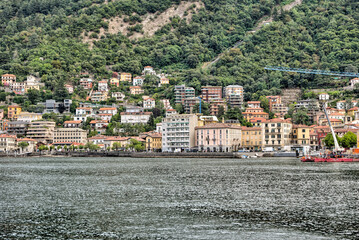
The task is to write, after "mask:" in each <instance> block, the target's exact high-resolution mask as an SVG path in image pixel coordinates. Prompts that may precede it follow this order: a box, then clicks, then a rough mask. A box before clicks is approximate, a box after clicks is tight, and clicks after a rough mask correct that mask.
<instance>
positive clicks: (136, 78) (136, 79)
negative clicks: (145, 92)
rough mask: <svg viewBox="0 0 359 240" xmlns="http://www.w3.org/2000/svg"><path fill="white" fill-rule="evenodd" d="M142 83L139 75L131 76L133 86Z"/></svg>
mask: <svg viewBox="0 0 359 240" xmlns="http://www.w3.org/2000/svg"><path fill="white" fill-rule="evenodd" d="M142 85H143V78H142V77H140V76H137V77H135V78H133V86H142Z"/></svg>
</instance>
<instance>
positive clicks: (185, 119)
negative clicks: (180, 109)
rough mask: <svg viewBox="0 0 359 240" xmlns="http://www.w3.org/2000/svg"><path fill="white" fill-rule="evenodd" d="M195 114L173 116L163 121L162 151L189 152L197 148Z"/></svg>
mask: <svg viewBox="0 0 359 240" xmlns="http://www.w3.org/2000/svg"><path fill="white" fill-rule="evenodd" d="M197 125H198V117H197V116H196V115H195V114H173V115H170V116H166V118H164V119H163V121H162V151H164V152H174V151H175V150H176V151H183V150H189V149H191V148H193V147H194V146H195V127H196V126H197Z"/></svg>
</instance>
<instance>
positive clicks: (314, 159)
mask: <svg viewBox="0 0 359 240" xmlns="http://www.w3.org/2000/svg"><path fill="white" fill-rule="evenodd" d="M301 161H302V162H359V158H350V157H340V158H331V157H328V158H325V157H302V159H301Z"/></svg>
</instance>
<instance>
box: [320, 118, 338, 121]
mask: <svg viewBox="0 0 359 240" xmlns="http://www.w3.org/2000/svg"><path fill="white" fill-rule="evenodd" d="M329 120H330V122H342V120H339V119H336V118H329ZM323 122H328V120H327V119H325V120H324V121H323Z"/></svg>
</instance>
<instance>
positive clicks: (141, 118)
mask: <svg viewBox="0 0 359 240" xmlns="http://www.w3.org/2000/svg"><path fill="white" fill-rule="evenodd" d="M151 115H152V112H122V113H121V123H130V124H147V123H148V120H150V117H151Z"/></svg>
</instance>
